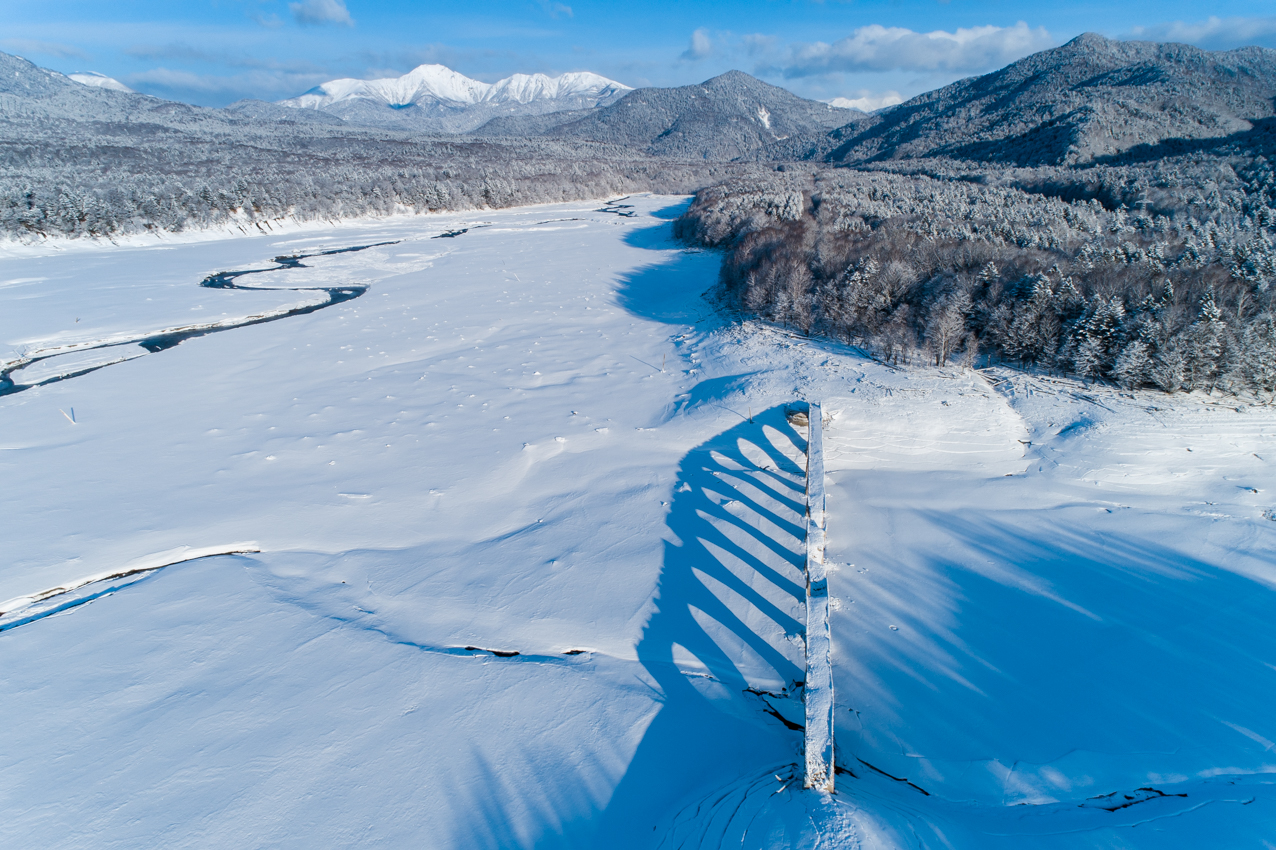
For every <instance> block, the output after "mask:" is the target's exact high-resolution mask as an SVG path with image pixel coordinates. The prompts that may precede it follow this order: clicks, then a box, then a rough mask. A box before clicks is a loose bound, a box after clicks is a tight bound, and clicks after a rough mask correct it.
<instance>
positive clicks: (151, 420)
mask: <svg viewBox="0 0 1276 850" xmlns="http://www.w3.org/2000/svg"><path fill="white" fill-rule="evenodd" d="M622 203H624V204H629V205H631V206H611V207H603V206H602V204H601V202H597V203H593V204H565V205H556V206H543V207H533V208H523V209H515V210H506V211H499V212H482V213H481V214H473V215H467V216H460V215H446V216H416V217H413V216H404V217H396V218H387V219H380V220H365V221H357V222H350V223H344V224H340V225H332V226H323V227H321V226H307V227H306V228H304V229H298V228H292V229H290V230H285V231H280V232H277V233H274V234H256V235H251V236H248V235H245V236H235V237H230V236H226V237H218V238H212V237H210V236H208V235H204V236H200V237H189V238H187V237H170V238H166V239H164V240H160V241H157V240H154V239H150V240H149V241H147V240H145V239H142V238H137V239H133V240H129V241H126V242H124V243H122V244H119V245H88V244H83V243H50V244H47V245H43V246H27V247H21V246H11V247H8V248H5V249H3V250H4V252H5V253H4V254H0V344H3V345H4V346H6V350H5V351H4V353H3V354H0V361H3V362H0V369H5V368H7V366H8V365H12V364H13V363H14V362H15V361H18V360H23V359H24V358H25V359H26V360H32V359H33V358H39V357H40V356H42V355H43V354H45V353H48V352H54V351H56V352H67V354H65V356H66V357H70V356H72V355H75V356H76V357H80V358H83V360H82V361H79V360H77V361H74V362H75V363H80V364H81V366H82V369H83V370H84V373H83V374H78V372H79V371H81V370H82V369H81V367H80V366H77V367H74V368H73V367H71V366H62V365H59V362H61V361H62V359H63V356H64V355H59V356H58V357H55V358H50V359H46V360H43V361H40V362H38V363H37V362H32V365H30V366H28V367H27V369H26V370H15V372H14V375H13V380H14V381H15V382H17V381H19V380H21V381H25V382H26V383H35V381H33V380H31V379H32V376H36V377H40V379H41V380H44V379H47V378H49V377H61V376H66V377H64V378H63V379H61V380H57V381H55V382H53V383H48V384H46V385H44V386H32V387H31V388H30V389H25V390H22V391H20V392H11V393H9V394H7V395H3V396H0V476H2V479H0V480H3V482H4V485H5V486H4V487H3V489H2V490H0V499H2V500H3V501H2V503H0V504H2V507H3V516H4V518H5V536H4V540H5V545H4V550H3V551H4V557H3V558H2V559H0V600H8V601H7V602H4V603H3V604H2V606H0V610H3V613H0V656H2V657H3V660H4V663H3V665H2V666H0V682H2V683H3V689H4V694H5V698H4V699H3V700H0V726H2V728H4V729H5V732H4V735H3V738H2V739H0V740H3V746H0V799H3V800H4V801H5V805H4V812H5V833H6V840H7V842H11V843H12V844H13V846H59V847H93V848H103V847H157V846H222V847H253V846H271V847H307V848H310V847H337V846H356V845H357V846H384V847H426V846H441V847H465V848H469V847H475V848H478V847H609V848H610V847H616V848H623V847H658V846H664V847H700V846H712V847H717V846H741V847H788V846H827V847H834V846H837V847H854V846H861V847H866V848H867V847H876V848H894V847H919V846H920V847H926V848H971V850H982V849H983V848H1007V850H1010V848H1065V847H1066V848H1074V847H1079V846H1087V847H1137V848H1200V847H1209V846H1255V847H1261V846H1263V842H1264V841H1270V840H1271V836H1272V831H1271V825H1272V824H1273V823H1276V793H1273V790H1272V785H1271V783H1272V781H1273V780H1276V744H1273V743H1272V742H1273V741H1276V712H1273V711H1272V708H1271V706H1272V704H1273V702H1274V698H1276V633H1274V632H1273V629H1272V627H1271V623H1272V612H1273V611H1274V610H1276V567H1274V566H1273V547H1274V545H1276V522H1273V521H1272V520H1273V517H1276V513H1274V511H1276V475H1274V474H1273V467H1272V460H1273V459H1276V415H1274V414H1273V412H1272V411H1271V409H1270V408H1268V407H1262V406H1248V405H1247V404H1244V403H1241V402H1239V401H1237V400H1236V399H1232V398H1227V399H1223V398H1217V397H1216V398H1206V397H1204V396H1201V395H1196V396H1191V397H1184V396H1179V397H1168V396H1164V395H1161V394H1152V393H1137V394H1129V393H1121V392H1117V391H1115V390H1112V389H1105V388H1102V387H1085V386H1083V385H1081V384H1080V383H1078V382H1075V381H1071V380H1067V379H1059V378H1049V377H1040V376H1037V377H1034V376H1024V375H1022V374H1017V373H1013V372H1011V371H1009V370H989V371H986V372H974V371H970V370H959V369H956V368H946V369H934V368H927V367H915V368H912V369H893V368H889V367H886V366H883V365H881V364H878V363H876V362H874V361H872V360H869V359H866V358H864V357H862V356H860V355H859V354H858V353H857V352H856V351H854V350H852V349H849V348H844V347H840V346H836V345H833V344H827V343H820V342H817V341H811V340H806V339H803V338H801V337H799V336H798V335H796V334H791V333H789V332H788V331H786V330H785V329H783V328H773V327H771V328H769V327H764V326H762V325H759V324H756V323H747V324H744V325H740V324H732V323H730V322H729V320H728V318H727V317H723V316H721V315H719V314H718V313H717V312H715V311H714V309H713V308H712V307H711V306H710V304H709V303H708V302H707V301H706V300H705V299H704V298H703V297H702V294H703V293H706V292H707V291H709V290H711V289H712V287H713V286H714V284H715V281H716V276H717V269H718V257H717V256H716V255H715V254H713V253H709V252H700V251H694V250H686V249H684V247H683V246H681V245H679V244H677V243H675V242H673V241H672V239H671V234H670V224H669V221H670V219H672V218H673V217H674V216H676V215H677V214H678V213H679V211H680V210H681V209H682V208H683V205H684V203H685V201H683V200H681V199H678V198H661V197H648V196H642V197H638V198H631V199H629V200H627V201H623V202H622ZM617 213H626V214H617ZM627 213H633V215H628V214H627ZM461 231H463V232H461ZM448 233H451V234H455V235H453V236H451V237H450V238H436V237H440V236H441V235H443V234H448ZM378 243H391V244H378ZM369 245H375V247H368V248H365V249H364V250H360V251H352V252H346V253H332V254H323V253H321V252H324V251H331V250H334V249H339V248H350V247H357V246H369ZM300 254H308V255H309V254H313V255H317V256H310V257H308V258H307V259H305V260H303V261H302V265H301V267H293V268H288V267H283V268H274V267H272V264H271V262H270V261H271V260H272V259H273V258H276V257H281V256H294V255H300ZM245 269H273V270H270V271H263V272H261V273H258V274H256V275H255V276H254V277H253V278H252V279H251V280H252V283H253V285H254V286H262V287H267V288H265V289H255V290H246V289H210V288H206V287H200V286H199V283H200V281H202V280H205V279H206V278H207V277H208V276H209V275H212V274H215V273H217V272H224V271H235V270H245ZM246 281H247V279H241V282H246ZM365 286H366V287H367V291H366V293H364V294H362V295H361V296H358V297H354V298H353V299H352V300H347V301H344V302H341V303H335V304H333V305H332V306H324V307H320V308H318V309H313V310H312V311H310V312H304V313H299V314H296V315H288V316H286V317H283V318H276V319H273V320H271V321H265V322H260V323H257V324H251V325H247V326H244V325H243V320H245V319H246V318H248V317H251V316H271V317H273V316H276V315H279V316H282V315H283V314H284V313H286V312H288V311H289V310H293V309H294V308H297V307H301V306H307V305H310V306H314V305H316V304H318V303H319V302H321V301H322V300H323V297H324V296H323V295H322V293H315V292H313V291H308V292H299V291H297V290H299V289H305V290H314V289H316V288H333V287H347V288H348V287H365ZM210 324H216V325H217V326H218V328H219V329H218V330H217V331H216V332H213V333H208V334H206V335H203V336H199V337H195V338H190V339H186V340H185V341H183V342H181V343H180V344H177V345H174V346H171V347H166V348H162V349H159V350H154V351H151V350H149V349H147V348H145V347H142V346H140V345H138V344H137V343H136V342H135V341H136V340H144V339H149V338H151V337H152V336H153V335H154V334H156V333H158V332H160V331H174V329H181V328H187V327H192V326H196V325H200V326H207V325H210ZM110 341H118V342H121V343H122V344H127V350H128V351H129V355H130V356H129V357H127V358H121V362H113V361H112V362H110V363H109V365H106V363H107V361H106V360H103V353H104V352H109V351H111V349H104V348H101V347H100V344H101V343H103V342H110ZM124 349H125V345H121V351H123V350H124ZM107 360H110V358H107ZM66 362H68V363H70V362H72V361H69V360H68V361H66ZM98 366H101V368H92V369H91V370H89V368H90V367H98ZM38 369H43V370H44V371H42V372H40V371H31V370H38ZM23 371H27V372H30V374H28V375H25V376H24V375H23V374H22V372H23ZM72 373H76V374H75V376H71V375H72ZM803 399H809V400H813V401H820V402H822V403H823V405H824V413H825V417H826V420H827V422H826V430H825V438H824V439H825V452H826V464H827V469H828V520H827V525H828V549H827V561H828V564H829V570H830V572H829V593H830V609H831V619H832V643H833V653H832V658H833V667H834V675H835V679H836V706H835V711H834V713H835V718H836V737H835V740H836V744H837V764H838V766H839V767H840V768H842V769H844V770H845V771H846V772H845V773H839V775H838V776H837V789H838V790H837V794H836V795H835V796H833V797H832V798H826V797H823V796H822V795H819V794H817V793H814V792H803V791H802V790H801V785H802V782H801V777H800V773H798V772H797V771H798V768H797V766H798V765H799V764H800V763H801V761H802V753H801V743H802V733H801V731H800V723H801V722H802V718H803V709H802V703H801V695H802V691H801V682H802V679H803V675H804V671H803V646H804V623H805V610H804V585H803V576H802V563H803V555H804V541H803V535H804V531H805V519H804V517H803V511H804V505H805V502H804V494H803V487H804V477H803V470H804V468H805V457H804V452H805V448H806V433H805V429H802V428H796V427H794V426H793V425H792V424H790V423H789V422H788V421H787V419H786V417H785V415H784V406H785V405H787V404H791V403H795V402H797V401H799V400H803ZM255 550H256V551H255ZM229 552H233V553H238V554H221V553H229ZM164 564H171V566H163V565H164ZM795 727H797V728H795ZM1220 836H1221V837H1222V838H1220ZM1220 842H1221V843H1220Z"/></svg>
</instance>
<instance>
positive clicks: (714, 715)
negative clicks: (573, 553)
mask: <svg viewBox="0 0 1276 850" xmlns="http://www.w3.org/2000/svg"><path fill="white" fill-rule="evenodd" d="M805 451H806V440H805V437H804V436H803V435H800V434H799V433H798V432H797V431H796V430H795V429H794V428H793V427H792V426H791V425H790V424H789V423H788V422H787V420H786V419H785V415H784V410H783V408H781V407H774V408H771V409H770V410H766V411H764V412H762V413H760V414H758V415H756V416H754V417H753V418H752V420H746V421H744V422H741V423H740V424H739V425H736V426H735V427H733V428H730V429H728V430H727V431H724V432H722V433H721V434H718V435H717V436H715V437H713V438H712V439H710V440H708V441H706V442H705V443H702V444H701V445H699V446H697V447H696V448H694V449H693V450H692V451H690V452H689V453H688V454H687V455H686V456H685V457H684V458H683V460H682V463H681V464H680V466H679V469H678V476H677V479H676V481H675V483H674V493H673V498H672V501H671V504H670V510H669V514H668V518H667V531H668V535H667V538H666V540H665V542H664V561H663V566H662V569H661V574H660V581H659V586H658V590H657V596H656V609H655V612H654V613H653V614H652V615H651V618H650V620H649V621H648V622H647V624H646V626H645V628H644V629H643V633H642V638H641V640H640V642H639V644H638V658H639V660H640V662H641V663H642V665H643V667H644V668H645V671H646V674H647V676H648V677H649V679H650V683H651V684H652V685H653V687H655V688H656V689H657V690H658V691H659V692H660V695H661V703H662V704H661V708H660V709H659V711H658V712H657V714H656V716H655V718H654V719H653V720H652V721H651V723H650V725H649V726H648V727H647V730H646V733H645V734H644V736H643V738H642V741H641V743H640V744H639V746H638V749H637V751H636V752H635V754H634V756H633V759H632V760H631V762H630V764H629V767H628V769H627V771H626V773H625V775H624V777H623V778H622V779H621V781H620V783H619V784H618V785H617V787H616V788H615V791H614V792H613V794H612V797H611V802H610V803H609V805H608V806H607V808H606V810H605V811H604V812H603V813H602V814H601V816H600V818H599V822H598V823H597V824H596V826H597V832H596V833H595V836H596V837H597V838H603V837H605V838H606V840H607V841H608V842H609V844H610V846H616V847H625V846H634V847H649V846H652V845H654V844H658V843H659V841H660V838H661V835H662V833H663V832H666V831H667V830H668V829H669V827H670V824H671V823H672V821H673V819H674V816H675V815H676V814H678V813H679V812H680V811H681V810H682V809H683V808H685V807H686V806H687V805H688V804H689V803H691V804H692V805H693V807H694V800H696V799H698V798H702V797H704V795H705V793H706V792H707V791H709V790H712V789H715V788H721V787H725V786H728V785H730V784H731V783H734V782H738V781H739V780H741V779H742V778H744V777H756V776H759V775H766V776H769V775H770V774H771V773H772V772H782V771H785V770H788V769H789V766H790V765H792V764H794V763H795V762H797V761H799V760H800V756H801V747H802V732H801V727H800V725H799V724H800V723H801V720H802V707H801V691H800V685H801V683H802V678H803V675H804V673H803V671H804V660H803V659H804V653H803V637H804V630H805V629H804V617H805V607H804V606H805V581H804V578H803V558H804V535H805V520H804V517H805V511H806V503H805V468H804V467H805ZM680 817H682V818H683V819H684V820H685V817H686V815H685V813H683V814H682V815H680Z"/></svg>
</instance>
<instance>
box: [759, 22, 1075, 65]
mask: <svg viewBox="0 0 1276 850" xmlns="http://www.w3.org/2000/svg"><path fill="white" fill-rule="evenodd" d="M1054 44H1055V39H1054V38H1052V37H1051V35H1050V33H1048V32H1047V31H1046V30H1045V28H1044V27H1037V28H1035V29H1032V28H1030V27H1029V26H1028V25H1027V24H1026V23H1024V22H1023V21H1020V22H1019V23H1017V24H1015V25H1014V26H1010V27H998V26H982V27H969V28H963V27H959V28H957V29H956V30H955V31H954V32H945V31H943V30H935V31H934V32H926V33H921V32H914V31H913V30H910V29H905V28H904V27H884V26H881V25H879V24H870V25H869V26H864V27H860V28H859V29H857V30H855V31H854V32H852V33H851V34H850V35H849V36H847V37H846V38H843V39H839V40H838V41H835V42H833V43H832V44H826V43H825V42H822V41H817V42H813V43H810V44H795V45H792V46H791V47H790V48H789V55H788V56H787V57H786V61H785V62H784V63H783V64H782V66H781V67H782V69H783V72H784V76H786V77H790V78H792V77H806V76H813V75H816V74H828V73H838V72H857V71H927V72H949V73H963V72H976V71H985V70H988V69H990V68H997V67H1000V66H1002V65H1006V64H1007V63H1010V62H1013V61H1014V60H1016V59H1021V58H1023V57H1024V56H1027V55H1028V54H1029V53H1034V52H1036V51H1038V50H1043V49H1045V48H1047V47H1052V46H1054Z"/></svg>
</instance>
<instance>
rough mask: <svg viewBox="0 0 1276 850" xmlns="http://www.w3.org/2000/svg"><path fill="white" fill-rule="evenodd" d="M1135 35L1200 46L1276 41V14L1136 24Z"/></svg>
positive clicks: (1220, 46) (1236, 45)
mask: <svg viewBox="0 0 1276 850" xmlns="http://www.w3.org/2000/svg"><path fill="white" fill-rule="evenodd" d="M1130 35H1131V37H1133V38H1138V39H1144V40H1147V41H1178V42H1184V43H1186V44H1195V45H1197V46H1198V47H1207V48H1213V49H1223V50H1225V49H1228V48H1232V47H1243V46H1245V45H1248V44H1259V45H1273V44H1276V16H1269V17H1263V18H1218V17H1213V16H1211V17H1209V18H1206V19H1205V20H1203V21H1191V22H1185V21H1173V22H1170V23H1164V24H1155V25H1153V26H1150V27H1135V28H1134V29H1133V30H1132V31H1131V33H1130Z"/></svg>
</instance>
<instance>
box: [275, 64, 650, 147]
mask: <svg viewBox="0 0 1276 850" xmlns="http://www.w3.org/2000/svg"><path fill="white" fill-rule="evenodd" d="M629 90H630V89H629V87H628V86H625V85H623V84H621V83H618V82H616V81H614V80H609V79H607V78H606V77H600V76H599V75H597V74H591V73H589V72H584V71H582V72H575V73H570V74H562V75H560V76H557V77H549V76H546V75H545V74H514V75H513V76H511V77H506V78H505V79H503V80H498V81H497V82H495V83H484V82H480V81H479V80H473V79H470V78H469V77H467V76H465V75H464V74H459V73H457V72H456V71H453V70H452V69H450V68H446V67H444V66H442V65H421V66H419V67H417V68H415V69H413V70H412V71H409V72H408V73H406V74H404V75H403V76H402V77H391V78H387V79H381V80H352V79H344V80H332V81H331V82H327V83H324V84H322V85H319V86H316V87H315V88H313V89H311V90H310V91H308V92H306V93H305V94H303V95H301V96H299V97H294V98H289V99H287V100H282V101H279V103H280V104H281V105H284V106H291V107H297V108H301V109H316V110H322V111H324V112H327V113H330V114H332V115H336V116H338V117H340V118H342V119H343V120H345V121H349V122H350V123H353V124H366V125H371V126H376V127H393V128H398V129H404V128H410V129H417V130H426V131H436V132H444V133H463V132H466V131H468V130H473V129H474V128H476V127H479V126H481V125H483V124H485V123H487V122H488V121H491V120H492V119H493V118H498V117H507V116H522V115H543V114H546V113H550V112H560V111H564V110H577V109H590V108H595V107H599V106H606V105H607V104H610V103H612V102H614V101H615V100H617V99H618V98H620V97H622V96H624V94H625V93H626V92H628V91H629Z"/></svg>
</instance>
